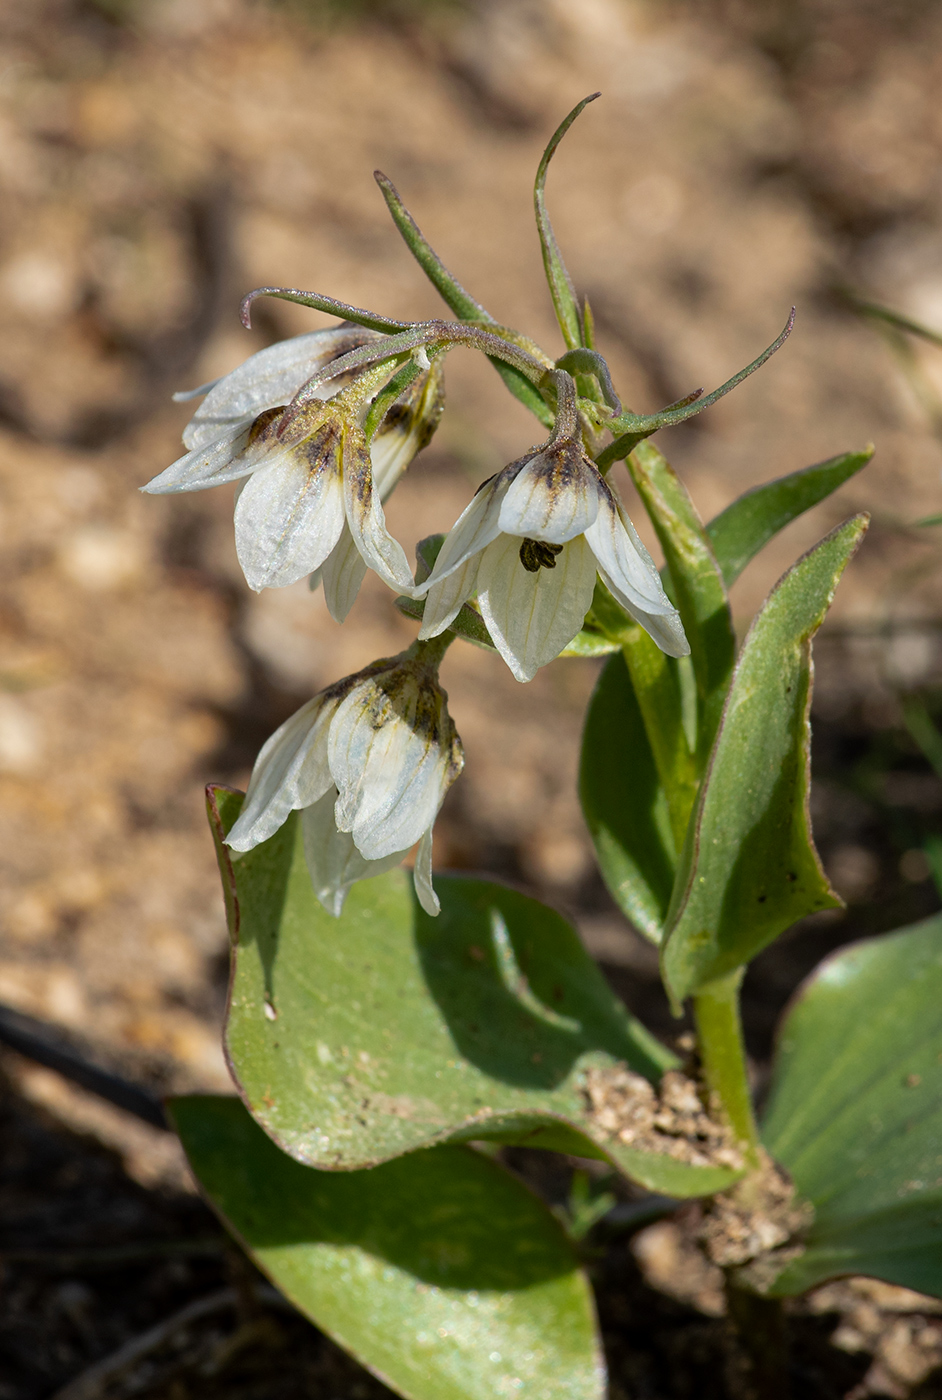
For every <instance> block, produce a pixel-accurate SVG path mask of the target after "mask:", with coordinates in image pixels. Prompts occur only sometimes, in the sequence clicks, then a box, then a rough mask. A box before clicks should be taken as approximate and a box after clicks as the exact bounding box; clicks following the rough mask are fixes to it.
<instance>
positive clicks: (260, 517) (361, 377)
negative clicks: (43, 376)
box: [143, 327, 443, 621]
mask: <svg viewBox="0 0 942 1400" xmlns="http://www.w3.org/2000/svg"><path fill="white" fill-rule="evenodd" d="M377 338H379V336H378V333H377V332H374V331H369V330H365V329H363V328H362V327H352V328H351V327H339V328H337V329H333V330H324V331H313V332H311V333H310V334H308V335H299V336H295V337H293V338H292V339H291V340H285V341H281V342H280V343H279V344H277V345H272V346H270V347H269V348H268V349H266V350H260V351H259V352H258V353H257V354H255V355H252V356H250V358H249V359H248V360H246V361H245V363H244V364H242V365H240V366H239V368H238V369H236V370H233V371H232V373H231V374H227V375H225V376H224V377H223V378H222V379H219V380H217V381H215V383H213V384H207V385H203V386H202V388H201V389H200V390H195V391H194V392H193V394H189V395H178V398H182V399H186V398H191V397H195V396H196V395H197V394H199V393H205V394H206V398H205V400H204V402H203V404H202V406H201V407H200V408H199V410H198V411H197V413H196V414H195V415H194V417H193V418H192V419H191V421H190V423H189V424H188V426H187V428H186V430H185V432H184V434H183V442H184V446H186V447H187V448H188V449H189V451H188V452H187V453H186V455H185V456H183V457H181V458H180V459H179V461H177V462H174V463H173V465H172V466H170V467H168V468H167V469H166V471H164V472H162V473H161V474H160V475H159V476H156V477H155V478H154V479H153V481H150V482H149V483H148V484H147V485H146V486H145V487H144V488H143V489H144V490H145V491H147V492H151V493H153V494H164V493H171V492H179V491H203V490H206V489H207V488H209V487H210V486H218V485H222V484H223V483H224V482H229V481H237V480H241V479H242V478H248V480H246V481H245V482H244V485H243V486H242V488H241V489H240V492H239V496H238V499H237V501H236V508H235V534H236V549H237V552H238V556H239V562H240V564H241V565H242V570H243V572H244V574H245V577H246V581H247V582H248V584H249V586H250V587H251V588H253V589H255V590H256V591H259V590H260V589H262V588H284V587H286V586H287V585H288V584H290V583H295V582H296V581H297V580H298V579H300V578H303V577H304V576H305V575H306V574H317V573H318V572H319V573H320V577H321V578H322V580H323V584H324V592H325V597H326V600H327V605H328V607H329V608H330V611H331V613H332V614H333V616H334V617H336V618H337V620H338V621H343V619H344V617H346V615H347V612H348V611H349V609H350V607H351V606H352V604H353V601H354V599H355V598H356V595H357V592H358V590H359V587H360V584H361V582H362V580H363V577H364V575H365V573H366V569H367V567H370V568H373V569H375V571H376V572H377V573H378V574H379V575H380V577H381V578H383V579H384V580H385V581H386V582H387V583H388V584H389V585H390V587H391V588H395V589H397V590H398V591H399V592H411V590H412V574H411V572H410V569H409V565H408V561H407V559H406V556H405V553H404V551H403V550H402V548H401V546H400V545H399V544H398V543H397V542H396V541H395V540H394V539H393V538H392V536H391V535H390V534H389V532H388V531H387V529H386V525H385V518H384V515H383V508H382V501H383V500H384V499H386V498H387V497H388V496H389V494H390V493H391V491H392V490H393V488H394V486H395V485H396V483H397V481H398V480H399V478H400V477H401V475H402V473H403V472H404V471H405V469H406V467H407V466H408V465H409V463H410V462H411V460H412V458H413V457H414V456H415V454H416V453H417V452H418V451H420V450H421V448H422V447H424V446H425V444H426V443H427V442H428V440H429V438H430V437H431V435H432V433H433V432H434V430H435V427H436V425H437V423H438V419H439V417H440V416H441V409H442V402H443V394H442V373H441V362H440V361H434V362H433V363H432V364H431V365H430V366H429V367H428V368H427V369H425V370H424V372H423V373H422V374H420V375H419V376H418V377H417V378H416V379H415V380H413V382H412V384H411V385H410V387H409V388H408V389H407V390H406V391H405V393H404V394H403V395H402V396H401V397H400V399H399V400H397V402H396V403H395V404H393V406H392V408H391V409H390V410H389V412H388V413H387V415H386V418H385V419H384V421H383V423H382V425H381V426H380V429H379V431H378V432H377V433H376V435H375V436H374V438H373V441H372V443H371V444H370V445H369V446H367V443H366V438H365V436H364V433H363V427H362V422H363V419H364V417H365V414H366V412H367V411H368V408H369V405H370V402H371V400H372V398H373V397H374V396H375V394H376V393H377V392H378V391H379V389H380V388H381V387H382V384H383V383H384V382H385V380H387V379H388V378H389V377H390V376H391V375H392V374H393V372H394V370H395V366H394V365H391V366H387V367H386V368H385V370H384V369H383V368H379V369H376V368H375V367H371V368H370V369H368V370H361V371H358V372H354V373H352V374H347V375H343V376H339V377H338V378H335V379H331V380H328V381H327V382H326V383H325V384H323V385H321V386H320V387H319V388H318V389H317V390H316V396H315V397H314V398H312V399H311V400H309V401H308V402H307V403H306V404H305V405H304V406H303V407H302V408H301V409H300V410H299V411H298V412H297V413H296V414H295V416H294V418H293V421H292V422H291V423H290V425H288V427H287V429H286V430H285V429H284V426H283V424H282V421H281V420H282V417H283V414H284V408H285V406H286V405H287V404H288V403H290V402H291V400H292V399H293V398H294V396H295V394H296V393H297V392H298V391H299V390H300V389H301V387H302V386H303V385H304V384H305V383H307V381H308V380H309V379H311V378H312V377H313V376H314V375H315V374H317V373H318V372H319V371H320V370H322V369H324V368H325V367H326V366H327V365H328V364H329V363H330V362H331V361H333V360H336V359H338V358H339V357H340V356H341V355H344V354H346V353H347V352H348V351H350V350H354V349H356V348H357V347H358V346H360V345H364V344H366V343H367V342H369V341H370V340H373V339H377ZM279 433H280V434H281V435H279Z"/></svg>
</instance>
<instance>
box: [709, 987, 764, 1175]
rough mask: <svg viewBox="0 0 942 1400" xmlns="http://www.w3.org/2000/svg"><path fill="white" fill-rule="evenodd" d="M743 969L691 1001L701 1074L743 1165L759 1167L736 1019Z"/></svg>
mask: <svg viewBox="0 0 942 1400" xmlns="http://www.w3.org/2000/svg"><path fill="white" fill-rule="evenodd" d="M742 977H743V969H742V968H741V967H740V968H737V969H736V970H735V972H731V973H729V974H728V975H727V976H726V977H720V978H717V980H716V981H715V982H709V983H707V985H706V986H705V987H701V988H700V991H699V992H698V993H697V994H696V996H695V997H694V999H693V1014H694V1021H695V1023H696V1027H697V1040H698V1042H699V1049H700V1058H701V1061H702V1064H703V1074H704V1078H705V1079H706V1084H707V1088H708V1089H709V1091H710V1093H711V1095H713V1096H715V1097H716V1099H717V1100H718V1101H719V1105H720V1109H721V1111H722V1113H723V1115H724V1117H725V1118H726V1120H727V1122H728V1123H729V1126H730V1128H731V1129H732V1130H733V1132H734V1133H735V1135H736V1139H737V1141H738V1144H739V1147H740V1149H741V1151H742V1153H743V1155H744V1157H745V1159H746V1166H747V1167H748V1168H749V1169H751V1170H755V1169H756V1168H758V1167H759V1165H760V1162H761V1158H760V1154H759V1133H758V1129H757V1128H756V1120H755V1115H754V1114H753V1111H752V1097H751V1095H750V1093H749V1080H748V1078H747V1075H746V1055H745V1049H744V1046H743V1038H742V1023H741V1022H740V1019H739V987H740V983H741V982H742Z"/></svg>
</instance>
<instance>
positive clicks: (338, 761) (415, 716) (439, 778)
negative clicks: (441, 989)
mask: <svg viewBox="0 0 942 1400" xmlns="http://www.w3.org/2000/svg"><path fill="white" fill-rule="evenodd" d="M445 645H447V643H446V644H442V643H433V644H431V645H430V644H427V643H421V642H418V643H416V644H415V645H414V646H413V647H412V648H411V649H410V650H409V651H408V652H404V653H403V654H402V655H400V656H396V657H392V658H389V659H385V660H382V661H376V662H374V663H373V665H372V666H368V667H367V668H366V669H365V670H363V671H360V672H358V673H357V674H356V675H354V676H348V677H347V678H346V679H345V680H342V681H339V682H337V684H336V685H333V686H329V687H328V688H327V689H326V690H323V691H321V693H320V694H319V695H316V696H315V697H314V698H313V700H309V701H308V702H307V704H306V705H303V706H302V707H301V709H300V710H298V712H297V713H296V714H294V715H292V716H291V718H290V719H288V720H286V721H285V723H284V724H283V725H282V726H281V728H280V729H279V730H277V731H276V732H275V733H274V734H273V735H272V736H271V738H270V739H269V740H268V742H267V743H266V744H265V746H264V748H263V749H262V751H261V753H260V754H259V756H258V760H257V762H256V764H255V768H254V770H253V772H252V778H251V781H250V783H249V788H248V792H247V793H246V798H245V804H244V806H243V808H242V812H241V814H240V816H239V819H238V821H237V822H236V823H235V825H234V826H233V828H232V830H231V831H230V832H229V835H228V837H227V838H226V839H227V844H228V845H229V846H230V847H231V848H232V849H233V851H235V852H237V853H240V852H244V851H248V850H251V849H252V848H253V847H255V846H257V845H259V844H260V842H262V841H265V840H267V839H268V838H269V837H270V836H271V835H273V834H274V832H275V831H277V829H278V828H279V827H280V826H281V825H282V823H283V822H284V821H285V820H286V818H287V816H288V814H289V813H290V812H291V811H294V810H300V811H301V813H302V816H301V822H302V827H303V833H304V851H305V858H306V861H307V865H308V869H309V871H310V874H311V879H312V881H313V884H314V889H315V892H316V894H317V897H318V899H319V900H320V902H321V903H322V904H323V905H324V907H325V908H326V909H328V910H329V911H330V912H331V913H333V914H339V913H340V910H341V908H342V907H343V900H344V897H345V896H346V893H347V890H348V889H349V887H350V885H351V884H353V883H354V882H355V881H356V880H363V879H367V878H369V877H370V876H371V875H378V874H380V873H381V872H382V871H383V870H388V869H390V868H391V867H392V866H394V865H398V864H399V862H400V861H401V860H402V858H403V856H404V855H405V854H406V853H407V852H408V851H409V850H410V849H411V847H412V846H413V845H415V843H416V842H418V843H419V850H418V853H417V856H416V863H415V871H414V880H415V888H416V894H417V896H418V899H419V902H420V903H421V905H422V907H423V909H425V910H426V912H427V913H429V914H437V913H438V909H439V904H438V899H437V897H436V895H435V892H434V890H433V888H432V878H431V877H432V844H431V842H432V827H433V825H434V823H435V818H436V816H437V815H438V811H439V808H440V807H441V804H442V802H443V801H444V798H445V794H446V792H447V791H448V789H449V787H450V786H451V784H452V783H453V782H454V780H455V778H457V776H458V774H459V773H460V772H461V769H462V767H463V764H464V755H463V752H462V748H461V741H460V740H459V738H458V735H457V732H456V730H455V726H454V722H453V721H452V718H451V716H450V714H449V713H448V705H447V696H446V694H445V692H444V691H443V690H442V688H441V686H440V685H439V684H438V674H437V673H438V663H439V661H440V660H441V656H442V655H443V652H444V649H445Z"/></svg>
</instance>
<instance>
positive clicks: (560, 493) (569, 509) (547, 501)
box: [500, 441, 602, 544]
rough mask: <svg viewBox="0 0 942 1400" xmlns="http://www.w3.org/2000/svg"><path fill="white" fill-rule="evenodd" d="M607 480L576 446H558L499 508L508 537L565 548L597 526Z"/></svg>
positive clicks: (526, 471)
mask: <svg viewBox="0 0 942 1400" xmlns="http://www.w3.org/2000/svg"><path fill="white" fill-rule="evenodd" d="M601 486H602V478H601V477H600V475H599V472H598V469H597V467H595V466H594V465H593V463H592V462H590V461H589V459H588V457H586V455H585V453H584V452H583V451H582V449H581V448H580V447H579V446H578V444H577V443H575V442H571V441H564V442H560V443H554V444H552V445H551V446H550V447H548V448H547V449H546V450H545V451H544V452H540V453H539V454H538V455H537V456H535V457H531V458H530V460H529V461H528V462H526V463H525V464H524V466H523V467H522V468H521V470H520V471H519V472H518V473H517V477H516V480H515V481H514V482H513V483H512V484H511V486H510V487H509V489H508V491H507V493H506V495H505V496H504V499H503V502H502V503H501V508H500V528H501V530H502V532H503V533H504V534H505V535H517V536H519V537H520V538H523V539H531V540H542V541H546V542H547V543H549V544H566V543H567V541H568V540H573V539H575V538H576V536H577V535H582V534H584V533H585V531H586V530H587V529H588V528H589V526H590V525H593V524H594V523H595V520H596V517H597V516H598V513H599V493H600V488H601Z"/></svg>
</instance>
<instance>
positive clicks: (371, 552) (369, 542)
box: [325, 423, 415, 596]
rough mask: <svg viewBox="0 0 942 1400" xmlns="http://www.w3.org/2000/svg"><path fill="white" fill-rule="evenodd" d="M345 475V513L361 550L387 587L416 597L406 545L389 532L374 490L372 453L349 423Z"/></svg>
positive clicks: (346, 429)
mask: <svg viewBox="0 0 942 1400" xmlns="http://www.w3.org/2000/svg"><path fill="white" fill-rule="evenodd" d="M342 475H343V502H344V511H345V514H346V519H347V525H348V526H349V527H350V534H351V535H352V536H353V540H354V543H355V544H356V547H357V549H358V550H359V551H360V554H361V555H362V556H363V558H364V559H365V560H366V563H367V565H368V566H369V568H371V569H372V570H373V571H374V572H375V573H377V574H379V576H380V578H381V579H382V580H383V582H384V583H388V584H389V586H390V588H394V589H396V591H397V592H399V593H405V594H407V595H409V596H412V594H413V593H414V592H415V585H414V582H413V578H412V570H411V569H410V568H409V561H408V560H407V559H406V554H405V550H404V549H403V547H402V545H401V544H399V542H398V540H394V539H393V537H392V535H391V534H390V533H389V531H388V530H387V529H386V517H385V515H384V514H383V507H382V503H381V501H380V499H379V492H378V491H376V490H374V488H373V467H372V463H371V461H370V451H369V448H368V447H367V444H366V437H365V436H364V433H363V430H362V428H360V427H359V425H358V424H356V423H348V424H347V425H346V426H345V429H344V433H343V473H342ZM338 533H339V532H338ZM334 542H335V543H336V540H335V541H334ZM325 557H326V556H325Z"/></svg>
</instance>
